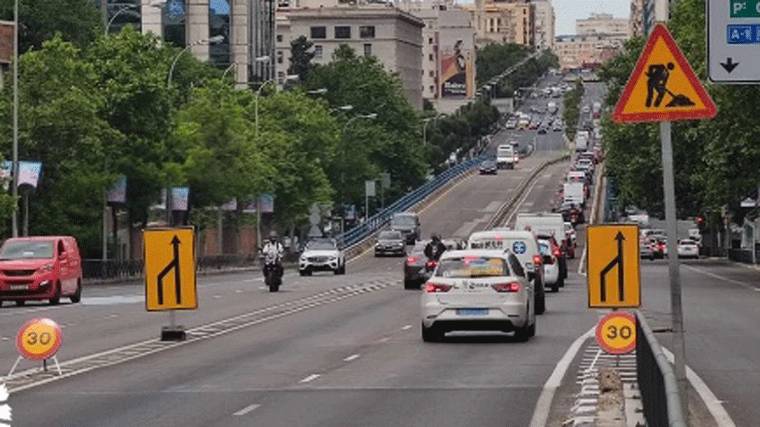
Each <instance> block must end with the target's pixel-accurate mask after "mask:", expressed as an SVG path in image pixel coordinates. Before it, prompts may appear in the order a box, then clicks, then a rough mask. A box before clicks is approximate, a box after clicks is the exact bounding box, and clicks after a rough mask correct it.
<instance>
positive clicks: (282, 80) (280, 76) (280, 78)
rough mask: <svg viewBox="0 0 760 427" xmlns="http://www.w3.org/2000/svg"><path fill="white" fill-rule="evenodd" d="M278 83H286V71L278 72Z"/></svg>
mask: <svg viewBox="0 0 760 427" xmlns="http://www.w3.org/2000/svg"><path fill="white" fill-rule="evenodd" d="M277 81H278V82H279V83H280V84H283V83H285V72H284V71H278V72H277Z"/></svg>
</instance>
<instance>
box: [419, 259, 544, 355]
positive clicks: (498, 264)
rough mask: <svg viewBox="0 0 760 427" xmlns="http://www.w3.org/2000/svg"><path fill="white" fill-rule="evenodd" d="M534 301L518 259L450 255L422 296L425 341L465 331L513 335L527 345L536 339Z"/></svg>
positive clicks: (433, 276)
mask: <svg viewBox="0 0 760 427" xmlns="http://www.w3.org/2000/svg"><path fill="white" fill-rule="evenodd" d="M533 301H534V289H533V286H532V285H531V282H530V280H528V278H527V277H526V273H525V270H524V269H523V266H522V264H521V263H520V261H519V260H518V259H517V257H515V255H514V254H511V253H509V252H505V251H500V250H457V251H446V252H444V254H443V255H442V256H441V259H440V260H439V262H438V266H437V267H436V269H435V271H434V272H433V275H432V276H431V277H430V279H429V280H428V281H427V283H425V292H424V293H423V294H422V301H421V304H420V307H421V314H422V340H423V341H426V342H430V341H439V340H440V339H441V338H443V336H444V334H446V332H449V331H462V330H467V331H473V330H474V331H484V330H489V331H493V330H496V331H502V332H512V331H514V333H515V338H517V339H519V340H522V341H524V340H528V339H529V338H530V337H532V336H533V335H535V334H536V313H535V310H534V304H533Z"/></svg>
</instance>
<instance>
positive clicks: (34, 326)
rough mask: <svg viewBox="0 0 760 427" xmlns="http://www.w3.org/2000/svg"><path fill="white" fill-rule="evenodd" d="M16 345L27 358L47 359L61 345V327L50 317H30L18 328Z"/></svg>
mask: <svg viewBox="0 0 760 427" xmlns="http://www.w3.org/2000/svg"><path fill="white" fill-rule="evenodd" d="M16 347H18V351H19V352H20V353H21V355H22V356H24V357H25V358H27V359H31V360H43V359H48V358H50V357H52V356H53V355H55V353H56V352H57V351H58V349H59V348H60V347H61V327H60V326H58V324H57V323H55V322H54V321H52V320H50V319H32V320H30V321H28V322H26V323H24V326H22V327H21V329H19V331H18V335H16Z"/></svg>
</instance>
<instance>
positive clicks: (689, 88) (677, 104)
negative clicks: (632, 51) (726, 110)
mask: <svg viewBox="0 0 760 427" xmlns="http://www.w3.org/2000/svg"><path fill="white" fill-rule="evenodd" d="M717 111H718V110H717V109H716V108H715V104H714V103H713V101H712V99H710V95H708V94H707V92H706V91H705V88H704V87H703V86H702V83H701V82H700V81H699V79H698V78H697V76H696V75H695V74H694V71H693V70H692V69H691V66H690V65H689V63H688V62H687V61H686V58H684V56H683V54H682V53H681V50H680V49H679V48H678V45H676V42H675V40H673V37H672V36H671V35H670V32H668V29H667V28H665V26H664V25H662V24H658V25H657V26H656V27H655V28H654V31H652V34H651V35H650V36H649V40H647V44H646V46H645V47H644V51H643V52H642V53H641V56H640V57H639V62H638V63H637V64H636V68H634V70H633V73H631V77H630V78H629V79H628V83H627V84H626V85H625V90H624V91H623V94H622V95H621V96H620V100H618V103H617V106H616V107H615V114H614V115H613V117H612V120H614V121H615V122H616V123H637V122H662V121H666V120H684V119H709V118H712V117H715V114H716V113H717Z"/></svg>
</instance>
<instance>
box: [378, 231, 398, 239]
mask: <svg viewBox="0 0 760 427" xmlns="http://www.w3.org/2000/svg"><path fill="white" fill-rule="evenodd" d="M378 238H379V239H384V240H394V239H396V240H398V239H401V233H399V232H398V231H383V232H382V233H380V236H379V237H378Z"/></svg>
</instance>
